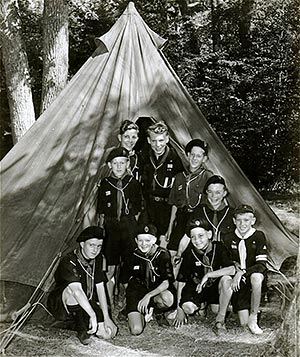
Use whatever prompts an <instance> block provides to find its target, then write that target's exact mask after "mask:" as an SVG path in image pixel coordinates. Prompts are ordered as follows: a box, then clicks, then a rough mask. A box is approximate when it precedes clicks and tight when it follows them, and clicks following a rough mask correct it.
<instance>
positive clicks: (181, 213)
mask: <svg viewBox="0 0 300 357" xmlns="http://www.w3.org/2000/svg"><path fill="white" fill-rule="evenodd" d="M185 153H186V155H187V159H188V164H189V166H188V169H187V170H186V171H183V172H180V173H178V174H177V175H176V177H175V182H174V185H173V187H172V189H171V192H170V195H169V204H170V205H171V206H172V210H171V217H170V221H169V227H168V231H167V234H166V241H167V242H168V249H169V250H170V252H171V255H173V256H174V255H175V253H176V251H177V249H178V246H179V242H180V240H181V238H182V237H183V236H184V235H185V230H186V222H188V221H189V219H190V216H191V215H192V213H193V212H194V210H195V209H196V208H197V207H198V206H199V205H200V202H202V193H203V189H204V185H205V183H206V182H207V180H208V179H209V178H210V177H211V176H212V175H213V173H212V172H211V171H209V170H207V169H206V168H205V166H204V164H205V162H206V161H207V159H208V156H207V154H208V145H207V144H206V143H205V142H204V141H202V140H200V139H193V140H191V141H190V142H189V143H188V144H187V145H186V147H185Z"/></svg>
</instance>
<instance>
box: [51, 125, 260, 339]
mask: <svg viewBox="0 0 300 357" xmlns="http://www.w3.org/2000/svg"><path fill="white" fill-rule="evenodd" d="M138 137H139V128H138V126H137V125H136V124H135V123H133V122H131V121H129V120H126V121H124V122H123V123H122V125H121V128H120V134H119V136H118V138H119V141H120V146H119V147H117V148H114V149H113V150H111V151H110V152H109V153H108V155H107V158H106V162H107V166H108V168H109V169H110V173H109V174H108V175H107V176H106V177H105V178H103V179H102V180H101V182H100V183H99V190H98V191H99V192H98V218H99V220H98V222H97V223H98V225H97V226H91V227H88V228H86V229H85V230H83V232H82V233H81V234H80V235H79V237H78V238H77V242H78V243H79V246H78V248H77V249H76V250H75V251H74V252H72V253H69V254H68V255H67V256H65V257H64V258H63V259H62V261H61V263H60V265H59V267H58V269H57V271H56V273H55V280H56V287H55V289H54V290H53V291H52V292H51V294H50V296H49V299H48V306H49V308H50V310H51V311H52V312H53V315H54V316H55V317H56V318H57V319H61V318H62V316H63V315H66V314H67V316H68V317H69V318H70V316H71V317H72V318H73V320H74V321H75V327H76V329H77V332H78V338H79V339H80V341H81V342H82V343H83V344H88V343H89V339H90V336H91V335H92V334H96V335H97V336H100V337H102V338H113V337H114V336H115V335H116V333H117V326H116V325H115V323H114V321H113V320H112V318H111V317H110V313H111V312H110V313H109V308H111V309H113V308H114V299H113V297H114V291H115V290H116V282H117V283H118V284H119V286H123V287H124V288H125V289H126V308H125V311H126V315H127V319H128V325H129V329H130V332H131V334H133V335H139V334H141V333H142V331H143V329H144V327H145V324H146V323H147V322H149V321H150V320H151V319H153V317H156V318H158V317H161V316H163V317H165V316H168V319H169V321H170V319H171V317H172V319H173V324H174V326H175V327H180V326H181V325H183V324H184V323H186V322H187V318H188V316H190V315H193V314H195V313H198V314H202V315H204V314H205V313H206V309H207V307H208V306H209V305H210V306H211V309H212V311H214V312H215V313H216V320H215V325H214V331H215V332H216V333H218V334H219V333H221V332H223V331H226V326H225V317H226V312H227V309H228V306H229V304H230V302H231V304H232V307H233V310H234V311H235V312H238V315H239V319H240V324H241V325H242V326H248V327H249V329H250V331H251V332H252V333H254V334H261V333H262V332H263V331H262V330H261V329H260V327H259V326H258V324H257V314H258V311H259V306H260V299H261V290H262V283H263V281H264V277H265V274H266V269H267V268H266V262H267V247H266V239H265V236H264V234H263V232H261V231H257V230H256V229H255V228H254V227H253V225H254V223H255V220H256V218H255V212H254V210H253V208H252V207H250V206H248V205H241V206H239V207H237V208H236V209H233V208H231V207H230V206H229V205H228V202H227V199H226V197H227V195H228V192H227V188H226V184H225V180H224V179H223V178H222V177H220V176H218V175H214V174H213V173H212V172H211V171H209V170H207V169H206V168H205V162H206V161H207V160H208V146H207V144H206V143H205V142H203V141H202V140H200V139H193V140H191V141H190V142H189V143H188V144H187V145H186V147H185V153H186V161H187V165H186V169H184V165H183V163H182V160H181V159H180V157H179V155H178V154H177V152H176V151H175V149H174V148H172V147H171V146H170V145H169V144H168V143H169V134H168V128H167V126H166V125H165V123H164V122H157V123H154V124H153V125H151V126H149V128H148V130H147V141H148V144H149V152H148V154H146V155H145V154H144V155H140V154H139V153H136V152H135V151H134V148H135V146H136V143H137V140H138ZM145 152H147V151H144V153H145Z"/></svg>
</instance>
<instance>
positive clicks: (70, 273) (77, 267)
mask: <svg viewBox="0 0 300 357" xmlns="http://www.w3.org/2000/svg"><path fill="white" fill-rule="evenodd" d="M90 263H91V268H92V275H93V276H94V284H93V287H92V288H93V294H92V295H91V296H88V298H89V300H90V299H92V298H95V297H96V295H95V293H96V291H95V286H96V285H97V284H99V283H102V282H103V283H106V282H107V278H106V274H105V272H104V271H103V270H104V268H105V267H104V258H103V256H102V254H99V255H98V256H97V257H96V258H95V259H94V260H92V261H90ZM85 264H88V261H85V262H83V263H82V262H80V260H79V258H78V253H76V251H73V252H70V253H68V254H67V255H66V256H64V257H63V258H62V260H61V261H60V263H59V265H58V268H57V270H56V272H55V274H54V278H55V283H56V286H55V289H54V290H59V291H62V290H63V289H64V288H65V287H67V286H68V285H69V284H71V283H81V285H82V289H83V291H84V292H85V294H87V270H86V268H85Z"/></svg>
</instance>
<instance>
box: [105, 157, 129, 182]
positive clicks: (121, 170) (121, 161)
mask: <svg viewBox="0 0 300 357" xmlns="http://www.w3.org/2000/svg"><path fill="white" fill-rule="evenodd" d="M108 167H109V168H110V169H111V170H112V173H113V174H114V175H115V177H117V178H121V177H122V176H123V175H124V174H125V172H126V170H127V169H128V167H129V160H128V159H127V158H126V157H122V156H119V157H115V158H114V159H113V160H111V162H109V163H108Z"/></svg>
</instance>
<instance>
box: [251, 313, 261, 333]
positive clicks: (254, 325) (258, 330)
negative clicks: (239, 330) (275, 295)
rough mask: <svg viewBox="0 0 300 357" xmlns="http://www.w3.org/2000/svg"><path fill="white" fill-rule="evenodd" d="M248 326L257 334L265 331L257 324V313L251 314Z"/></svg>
mask: <svg viewBox="0 0 300 357" xmlns="http://www.w3.org/2000/svg"><path fill="white" fill-rule="evenodd" d="M248 327H249V330H250V331H251V332H252V333H253V334H255V335H261V334H262V333H263V330H262V329H261V328H260V327H259V326H258V325H257V315H250V316H249V321H248Z"/></svg>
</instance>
